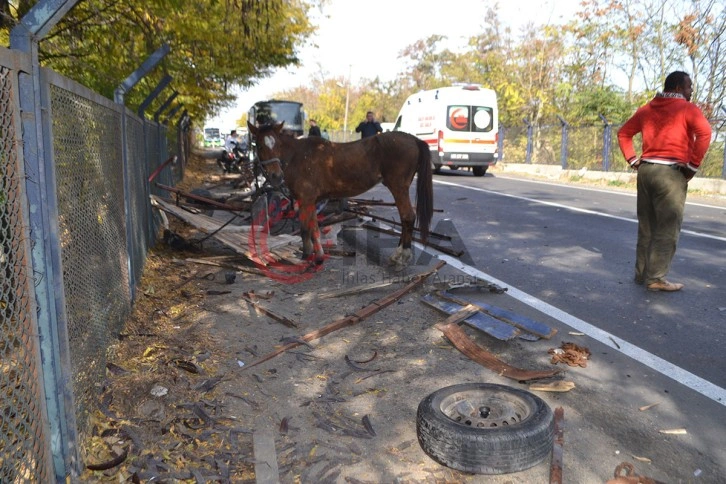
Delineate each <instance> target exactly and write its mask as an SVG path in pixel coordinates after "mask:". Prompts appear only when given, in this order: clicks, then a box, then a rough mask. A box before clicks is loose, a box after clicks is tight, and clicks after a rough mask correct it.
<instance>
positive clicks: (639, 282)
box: [633, 276, 645, 286]
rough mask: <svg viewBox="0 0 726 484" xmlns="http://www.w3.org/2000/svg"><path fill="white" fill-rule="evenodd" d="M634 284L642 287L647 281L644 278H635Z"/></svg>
mask: <svg viewBox="0 0 726 484" xmlns="http://www.w3.org/2000/svg"><path fill="white" fill-rule="evenodd" d="M633 282H634V283H636V284H637V285H639V286H642V285H643V284H645V279H643V278H642V277H638V276H635V277H634V278H633Z"/></svg>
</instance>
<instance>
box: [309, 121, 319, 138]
mask: <svg viewBox="0 0 726 484" xmlns="http://www.w3.org/2000/svg"><path fill="white" fill-rule="evenodd" d="M310 136H322V135H321V133H320V126H318V123H317V121H315V120H314V119H311V120H310V131H308V137H310Z"/></svg>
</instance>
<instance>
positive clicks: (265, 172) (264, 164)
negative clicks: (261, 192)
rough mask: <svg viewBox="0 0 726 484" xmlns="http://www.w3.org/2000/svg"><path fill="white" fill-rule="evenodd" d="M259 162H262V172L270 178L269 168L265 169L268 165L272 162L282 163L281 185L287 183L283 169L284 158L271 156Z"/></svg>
mask: <svg viewBox="0 0 726 484" xmlns="http://www.w3.org/2000/svg"><path fill="white" fill-rule="evenodd" d="M259 162H260V168H261V169H262V174H263V175H264V176H265V178H267V179H268V180H269V179H270V176H269V175H268V173H267V170H266V169H265V167H266V166H267V165H270V164H272V163H277V164H279V165H280V173H282V175H281V176H280V185H283V184H284V183H285V172H284V171H283V169H282V160H280V158H270V159H269V160H264V161H263V160H259Z"/></svg>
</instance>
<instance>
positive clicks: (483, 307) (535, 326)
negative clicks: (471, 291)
mask: <svg viewBox="0 0 726 484" xmlns="http://www.w3.org/2000/svg"><path fill="white" fill-rule="evenodd" d="M437 296H439V297H441V298H443V299H446V300H448V301H451V302H454V303H456V304H462V305H466V304H474V305H475V306H476V307H477V308H479V311H481V312H482V313H484V314H488V315H489V316H492V317H494V318H497V319H499V320H500V321H503V322H505V323H507V324H510V325H512V326H514V327H515V328H519V329H521V330H523V331H526V332H528V333H531V334H534V335H536V336H539V337H540V338H544V339H550V338H552V337H553V336H554V335H555V334H557V330H556V329H553V328H550V327H549V326H547V325H546V324H544V323H540V322H539V321H535V320H533V319H529V318H527V317H524V316H521V315H519V314H517V313H514V312H512V311H507V310H506V309H502V308H499V307H497V306H492V305H491V304H487V303H484V302H479V301H468V300H466V299H460V298H457V297H456V296H454V295H453V294H450V293H448V292H446V291H440V292H438V293H437Z"/></svg>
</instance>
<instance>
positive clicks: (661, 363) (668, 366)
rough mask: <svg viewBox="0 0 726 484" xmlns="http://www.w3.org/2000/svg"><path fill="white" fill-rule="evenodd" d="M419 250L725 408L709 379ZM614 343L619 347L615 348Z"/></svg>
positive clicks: (725, 394) (725, 393)
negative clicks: (487, 283)
mask: <svg viewBox="0 0 726 484" xmlns="http://www.w3.org/2000/svg"><path fill="white" fill-rule="evenodd" d="M415 245H416V248H417V249H418V250H422V251H425V252H427V253H428V254H430V255H432V256H434V257H436V258H438V259H439V260H442V261H445V262H446V263H447V264H448V265H449V266H451V267H453V268H455V269H458V270H460V271H461V272H463V273H465V274H468V275H470V276H472V277H477V278H480V279H483V280H485V281H489V282H491V283H494V284H496V285H498V286H501V287H506V288H507V294H508V295H509V296H512V297H513V298H514V299H516V300H518V301H521V302H523V303H524V304H526V305H528V306H530V307H532V308H534V309H536V310H537V311H539V312H541V313H543V314H546V315H548V316H550V317H552V318H554V319H556V320H557V321H560V322H561V323H563V324H566V325H567V326H569V327H571V328H573V329H576V330H578V331H580V332H582V333H585V334H586V335H588V336H589V337H591V338H593V339H595V340H597V341H599V342H600V343H602V344H604V345H606V346H609V347H611V348H613V349H615V350H617V351H620V352H621V353H623V354H624V355H627V356H629V357H630V358H632V359H634V360H635V361H638V362H640V363H642V364H644V365H645V366H647V367H649V368H652V369H653V370H655V371H657V372H658V373H660V374H661V375H665V376H667V377H669V378H672V379H673V380H675V381H677V382H678V383H680V384H682V385H685V386H686V387H688V388H690V389H691V390H693V391H696V392H698V393H700V394H701V395H703V396H705V397H708V398H710V399H712V400H714V401H716V402H718V403H720V404H721V405H724V406H726V390H725V389H723V388H721V387H719V386H717V385H714V384H713V383H711V382H710V381H708V380H704V379H703V378H701V377H699V376H697V375H694V374H693V373H691V372H689V371H687V370H684V369H683V368H681V367H679V366H676V365H674V364H673V363H670V362H668V361H666V360H664V359H663V358H661V357H659V356H656V355H654V354H652V353H649V352H648V351H645V350H644V349H642V348H639V347H637V346H635V345H634V344H631V343H629V342H627V341H625V340H623V339H621V338H618V337H616V336H614V335H612V334H610V333H608V332H607V331H604V330H602V329H600V328H598V327H596V326H593V325H592V324H590V323H588V322H585V321H583V320H582V319H579V318H577V317H575V316H573V315H571V314H568V313H566V312H564V311H562V310H561V309H558V308H556V307H554V306H552V305H550V304H548V303H546V302H544V301H542V300H540V299H537V298H536V297H534V296H531V295H529V294H527V293H525V292H523V291H520V290H519V289H517V288H516V287H512V286H511V285H509V284H507V283H506V282H503V281H500V280H498V279H496V278H494V277H492V276H490V275H489V274H486V273H484V272H482V271H480V270H479V269H476V268H475V267H471V266H469V265H466V264H464V263H462V262H461V261H460V260H458V259H456V258H454V257H450V256H448V255H445V254H442V253H440V252H438V251H436V250H435V249H431V248H429V247H424V246H422V245H421V244H419V243H415ZM615 342H617V345H619V346H620V348H618V347H617V346H615Z"/></svg>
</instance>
